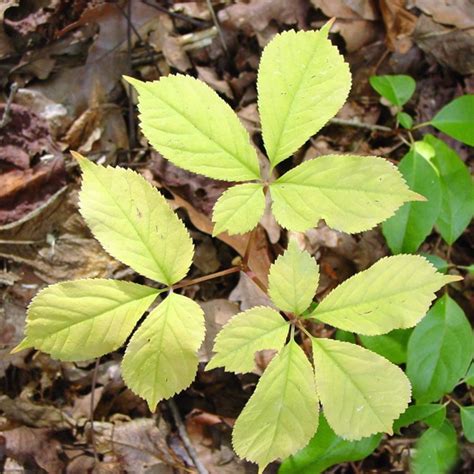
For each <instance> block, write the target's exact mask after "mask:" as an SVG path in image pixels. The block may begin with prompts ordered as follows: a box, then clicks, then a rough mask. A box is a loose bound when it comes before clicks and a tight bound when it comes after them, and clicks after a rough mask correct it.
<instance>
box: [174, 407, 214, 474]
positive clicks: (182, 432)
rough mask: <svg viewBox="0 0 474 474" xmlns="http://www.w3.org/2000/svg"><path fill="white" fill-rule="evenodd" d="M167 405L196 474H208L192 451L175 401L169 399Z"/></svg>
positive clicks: (192, 448)
mask: <svg viewBox="0 0 474 474" xmlns="http://www.w3.org/2000/svg"><path fill="white" fill-rule="evenodd" d="M167 403H168V406H169V408H170V410H171V415H172V416H173V419H174V422H175V424H176V427H177V428H178V433H179V436H180V437H181V440H182V441H183V444H184V447H185V448H186V451H187V452H188V454H189V457H190V458H191V459H192V460H193V463H194V466H195V467H196V470H197V472H198V473H199V474H209V472H208V470H207V469H206V468H205V467H204V465H203V464H202V462H201V460H200V459H199V457H198V454H197V452H196V450H195V449H194V446H193V445H192V443H191V440H190V439H189V436H188V432H187V431H186V427H185V426H184V423H183V420H182V419H181V415H180V413H179V410H178V407H177V406H176V403H175V401H174V400H173V399H172V398H170V399H169V400H168V402H167Z"/></svg>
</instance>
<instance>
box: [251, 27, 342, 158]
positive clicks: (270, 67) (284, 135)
mask: <svg viewBox="0 0 474 474" xmlns="http://www.w3.org/2000/svg"><path fill="white" fill-rule="evenodd" d="M328 31H329V25H326V26H325V27H324V28H322V29H321V30H320V31H298V32H295V31H285V32H283V33H281V34H278V35H276V36H275V37H274V38H273V39H272V41H270V43H269V44H268V45H267V46H266V47H265V49H264V50H263V54H262V58H261V61H260V67H259V71H258V82H257V88H258V108H259V111H260V117H261V122H262V134H263V141H264V143H265V149H266V150H267V153H268V157H269V158H270V162H271V164H272V165H273V166H276V165H277V164H278V163H280V162H281V161H283V160H284V159H285V158H288V157H289V156H290V155H292V154H293V153H294V152H295V151H296V150H297V149H298V148H299V147H300V146H301V145H303V144H304V143H305V142H306V141H307V140H308V139H309V138H310V137H311V136H312V135H314V134H315V133H316V132H318V130H320V129H321V127H323V126H324V125H325V124H326V123H327V122H328V120H329V119H331V118H332V117H334V116H335V115H336V113H337V112H338V110H339V109H340V108H341V107H342V106H343V104H344V102H345V101H346V99H347V95H348V94H349V90H350V87H351V74H350V71H349V66H348V64H347V63H345V62H344V58H343V57H342V56H341V55H340V54H339V52H338V50H337V48H336V47H335V46H333V45H332V44H331V42H330V41H329V39H328V38H327V36H328ZM295 52H297V54H295Z"/></svg>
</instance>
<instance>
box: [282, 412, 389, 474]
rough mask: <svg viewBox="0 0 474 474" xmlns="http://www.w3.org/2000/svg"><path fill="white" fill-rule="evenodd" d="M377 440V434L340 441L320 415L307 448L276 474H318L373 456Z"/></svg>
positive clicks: (378, 440) (286, 461)
mask: <svg viewBox="0 0 474 474" xmlns="http://www.w3.org/2000/svg"><path fill="white" fill-rule="evenodd" d="M381 439H382V436H381V435H373V436H370V437H368V438H363V439H361V440H360V441H347V440H345V439H342V438H340V437H339V436H337V435H336V434H335V433H334V431H333V430H332V429H331V427H330V426H329V425H328V422H327V421H326V419H325V418H324V416H323V414H322V413H321V415H320V416H319V428H318V431H317V432H316V434H315V435H314V436H313V438H312V440H311V441H310V442H309V444H308V446H306V448H303V449H302V450H301V451H299V452H297V453H296V454H294V455H293V456H290V457H289V458H288V459H286V460H285V461H283V463H282V465H281V466H280V469H279V470H278V474H308V473H311V474H318V473H320V472H323V471H325V470H326V469H328V468H329V467H331V466H334V465H336V464H340V463H344V462H350V461H359V460H361V459H364V458H366V457H367V456H369V455H370V454H371V453H373V452H374V451H375V449H376V448H377V446H378V445H379V443H380V440H381Z"/></svg>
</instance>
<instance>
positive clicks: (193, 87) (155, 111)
mask: <svg viewBox="0 0 474 474" xmlns="http://www.w3.org/2000/svg"><path fill="white" fill-rule="evenodd" d="M125 79H126V80H127V81H128V82H129V83H130V84H132V85H133V86H134V87H135V89H136V90H137V92H138V110H139V111H140V115H139V118H140V127H141V129H142V131H143V134H144V135H145V137H146V138H147V139H148V140H149V142H150V143H151V145H152V146H153V147H154V148H155V149H156V150H158V151H159V152H160V153H161V154H162V155H163V156H164V157H165V158H167V159H168V160H170V161H171V162H172V163H174V164H175V165H177V166H179V167H180V168H184V169H185V170H188V171H192V172H194V173H200V174H203V175H204V176H209V177H210V178H215V179H222V180H225V181H247V180H252V179H259V178H260V169H259V164H258V158H257V153H256V151H255V148H254V147H253V146H252V145H251V144H250V137H249V135H248V133H247V131H246V130H245V128H244V126H243V125H242V124H241V123H240V121H239V119H238V117H237V115H235V113H234V111H233V110H232V109H231V108H230V106H229V105H228V104H227V103H226V102H224V101H223V100H222V99H221V98H220V97H219V96H218V95H217V94H216V92H214V91H213V90H212V89H211V88H210V87H209V86H208V85H206V84H205V83H204V82H202V81H199V80H197V79H194V78H193V77H191V76H182V75H176V76H174V75H170V76H166V77H162V78H161V79H160V80H159V81H153V82H141V81H139V80H137V79H133V78H131V77H126V78H125Z"/></svg>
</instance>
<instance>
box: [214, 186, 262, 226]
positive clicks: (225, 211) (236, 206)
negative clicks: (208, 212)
mask: <svg viewBox="0 0 474 474" xmlns="http://www.w3.org/2000/svg"><path fill="white" fill-rule="evenodd" d="M264 210H265V195H264V194H263V186H262V185H261V184H259V183H244V184H238V185H236V186H232V187H231V188H229V189H228V190H227V191H226V192H225V193H224V194H222V196H221V197H220V198H219V199H218V200H217V202H216V204H215V206H214V211H213V213H212V220H213V221H214V222H215V227H214V231H213V234H214V235H218V234H220V233H221V232H224V231H227V232H228V233H229V234H230V235H234V234H243V233H245V232H248V231H249V230H252V229H253V228H255V227H256V226H257V224H258V223H259V221H260V219H261V217H262V216H263V211H264Z"/></svg>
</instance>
